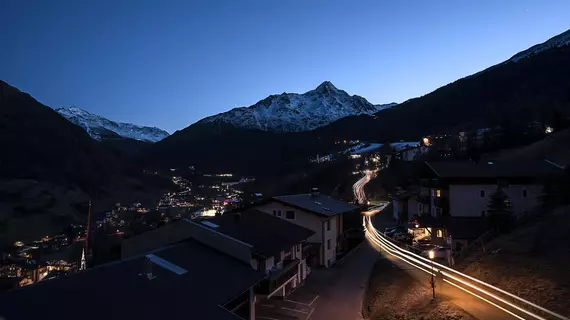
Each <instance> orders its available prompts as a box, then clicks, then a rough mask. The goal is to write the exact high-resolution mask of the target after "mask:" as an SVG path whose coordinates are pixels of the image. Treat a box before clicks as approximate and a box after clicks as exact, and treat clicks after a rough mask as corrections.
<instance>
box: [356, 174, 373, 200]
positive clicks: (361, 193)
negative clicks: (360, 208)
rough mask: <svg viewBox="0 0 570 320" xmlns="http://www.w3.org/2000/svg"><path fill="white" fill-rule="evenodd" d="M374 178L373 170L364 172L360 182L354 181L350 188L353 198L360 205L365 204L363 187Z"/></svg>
mask: <svg viewBox="0 0 570 320" xmlns="http://www.w3.org/2000/svg"><path fill="white" fill-rule="evenodd" d="M375 176H376V171H374V170H364V176H363V177H362V178H360V180H358V181H356V183H354V185H353V186H352V191H353V192H354V197H355V198H356V200H357V201H358V203H360V204H365V203H366V194H365V193H364V186H365V185H366V184H367V183H368V182H370V180H372V178H374V177H375Z"/></svg>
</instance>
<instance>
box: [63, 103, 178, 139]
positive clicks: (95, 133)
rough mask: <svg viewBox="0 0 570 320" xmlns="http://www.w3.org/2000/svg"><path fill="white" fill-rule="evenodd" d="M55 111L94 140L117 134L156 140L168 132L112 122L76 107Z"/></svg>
mask: <svg viewBox="0 0 570 320" xmlns="http://www.w3.org/2000/svg"><path fill="white" fill-rule="evenodd" d="M55 111H57V112H58V113H59V114H61V115H62V116H64V117H65V118H66V119H67V120H69V121H71V122H73V123H74V124H76V125H78V126H80V127H82V128H83V129H85V131H87V133H89V135H90V136H91V137H92V138H93V139H95V140H103V139H104V138H110V137H117V136H118V137H122V138H130V139H135V140H141V141H148V142H157V141H160V140H162V139H164V138H166V137H168V135H169V134H168V132H166V131H164V130H161V129H158V128H154V127H145V126H137V125H134V124H130V123H121V122H114V121H111V120H108V119H105V118H103V117H101V116H98V115H95V114H92V113H89V112H87V111H85V110H83V109H80V108H77V107H69V108H59V109H56V110H55Z"/></svg>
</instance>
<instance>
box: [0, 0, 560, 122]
mask: <svg viewBox="0 0 570 320" xmlns="http://www.w3.org/2000/svg"><path fill="white" fill-rule="evenodd" d="M568 17H570V1H568V0H553V1H549V0H537V1H529V0H500V1H499V0H477V1H473V0H433V1H431V0H430V1H426V0H415V1H412V0H408V1H400V0H391V1H388V0H369V1H368V0H367V1H358V0H354V1H352V0H350V1H349V0H347V1H333V0H287V1H278V0H257V1H249V0H226V1H222V0H203V1H190V0H186V1H174V0H172V1H144V0H141V1H138V0H137V1H134V0H132V1H131V0H129V1H127V0H124V1H115V0H113V1H102V0H100V1H95V0H81V1H78V0H70V1H58V0H53V1H52V0H50V1H46V0H37V1H25V0H2V1H1V2H0V27H1V29H0V30H1V31H0V34H1V36H0V79H2V80H5V81H7V82H8V83H10V84H12V85H14V86H16V87H18V88H20V89H21V90H23V91H26V92H28V93H30V94H31V95H32V96H34V97H35V98H36V99H38V100H39V101H40V102H42V103H44V104H46V105H49V106H51V107H54V108H57V107H67V106H70V105H77V106H78V107H81V108H83V109H86V110H88V111H90V112H93V113H97V114H100V115H103V116H105V117H107V118H109V119H111V120H115V121H125V122H133V123H136V124H143V125H152V126H158V127H161V128H163V129H166V130H168V131H170V132H173V131H174V130H177V129H182V128H184V127H186V126H187V125H190V124H192V123H193V122H195V121H197V120H199V119H201V118H203V117H205V116H208V115H211V114H215V113H218V112H222V111H226V110H229V109H231V108H233V107H236V106H248V105H251V104H253V103H255V102H257V101H258V100H261V99H263V98H265V97H266V96H267V95H269V94H274V93H281V92H305V91H308V90H310V89H313V88H314V87H316V86H317V85H318V84H320V83H321V82H322V81H324V80H330V81H332V82H333V83H334V84H335V85H336V86H337V87H338V88H341V89H344V90H346V91H347V92H348V93H350V94H358V95H361V96H364V97H365V98H367V99H368V100H369V101H370V102H372V103H387V102H392V101H396V102H402V101H404V100H407V99H409V98H413V97H416V96H420V95H423V94H426V93H429V92H431V91H433V90H434V89H436V88H438V87H440V86H442V85H445V84H447V83H449V82H452V81H454V80H456V79H458V78H461V77H464V76H467V75H469V74H472V73H475V72H477V71H480V70H482V69H484V68H486V67H488V66H491V65H493V64H496V63H499V62H502V61H504V60H506V59H508V58H510V57H511V56H512V55H514V54H515V53H517V52H518V51H521V50H524V49H526V48H528V47H530V46H532V45H534V44H536V43H539V42H543V41H545V40H547V39H548V38H550V37H552V36H554V35H556V34H559V33H561V32H563V31H565V30H567V29H568V28H570V20H569V19H568Z"/></svg>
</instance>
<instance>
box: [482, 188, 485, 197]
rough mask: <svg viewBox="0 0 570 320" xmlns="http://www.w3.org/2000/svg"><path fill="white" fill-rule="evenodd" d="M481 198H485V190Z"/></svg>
mask: <svg viewBox="0 0 570 320" xmlns="http://www.w3.org/2000/svg"><path fill="white" fill-rule="evenodd" d="M481 198H485V190H481Z"/></svg>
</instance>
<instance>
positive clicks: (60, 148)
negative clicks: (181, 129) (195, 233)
mask: <svg viewBox="0 0 570 320" xmlns="http://www.w3.org/2000/svg"><path fill="white" fill-rule="evenodd" d="M0 150H3V151H2V152H0V242H2V241H3V240H6V239H8V240H10V239H12V240H13V238H14V237H16V236H17V237H21V238H22V240H24V239H27V240H30V239H34V237H38V236H45V235H46V234H49V233H50V232H57V231H59V230H58V228H61V227H62V226H63V225H65V224H66V223H69V222H71V221H77V222H80V223H84V222H85V215H86V209H85V207H81V206H82V205H83V204H85V203H86V202H87V201H88V200H90V199H91V200H93V204H94V209H95V210H97V208H100V209H103V208H107V207H106V206H107V205H109V204H111V203H113V202H114V201H117V200H134V199H141V201H142V200H144V199H143V198H151V194H153V193H154V192H155V191H156V190H154V189H153V188H152V187H151V186H152V184H153V183H146V182H147V180H146V179H147V177H146V176H144V175H143V174H142V173H141V171H142V170H140V169H137V168H136V166H133V165H132V164H128V163H122V162H121V159H120V158H118V157H117V156H116V155H114V154H112V153H111V152H109V151H108V150H107V149H106V148H104V147H103V146H102V145H101V144H100V143H99V142H97V141H95V140H93V139H91V137H90V136H89V135H88V134H87V132H85V131H84V130H83V129H82V128H80V127H79V126H76V125H74V124H73V123H71V122H69V121H68V120H66V119H65V118H64V117H62V116H61V115H59V114H58V113H57V112H56V111H54V110H53V109H51V108H49V107H46V106H44V105H42V104H41V103H39V102H38V101H36V100H35V99H34V98H32V97H31V96H30V95H28V94H26V93H23V92H20V91H19V90H18V89H16V88H14V87H11V86H10V85H8V84H7V83H5V82H2V81H0ZM141 179H143V180H145V181H144V182H143V181H142V180H141ZM149 179H153V177H149ZM78 210H79V211H78ZM36 239H37V238H36Z"/></svg>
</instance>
